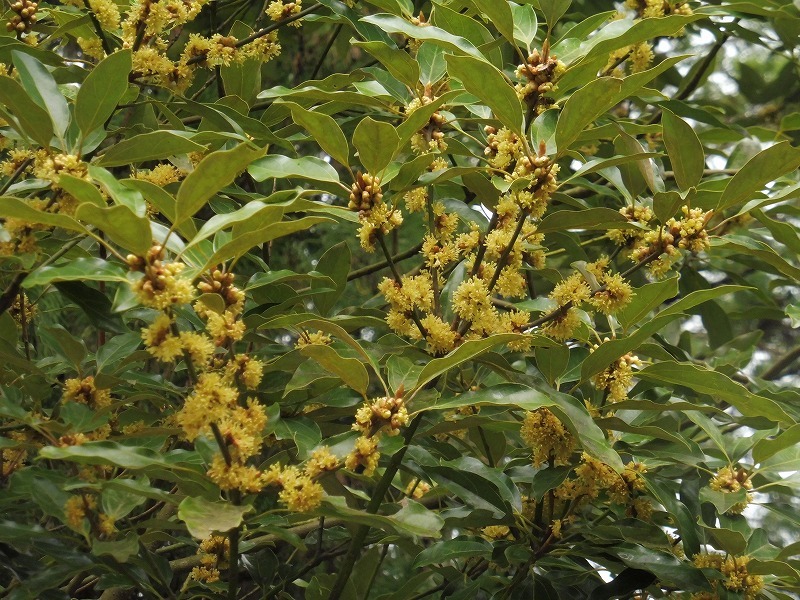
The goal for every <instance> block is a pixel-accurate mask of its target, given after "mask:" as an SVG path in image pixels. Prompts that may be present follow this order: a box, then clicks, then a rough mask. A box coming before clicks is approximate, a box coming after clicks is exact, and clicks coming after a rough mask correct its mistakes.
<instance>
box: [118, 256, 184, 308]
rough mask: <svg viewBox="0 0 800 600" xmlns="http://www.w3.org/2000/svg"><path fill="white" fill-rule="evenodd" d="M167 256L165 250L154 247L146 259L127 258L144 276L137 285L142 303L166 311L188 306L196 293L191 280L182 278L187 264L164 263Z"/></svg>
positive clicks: (135, 289)
mask: <svg viewBox="0 0 800 600" xmlns="http://www.w3.org/2000/svg"><path fill="white" fill-rule="evenodd" d="M163 254H164V247H163V246H161V244H153V246H151V248H150V249H149V250H148V251H147V253H146V254H145V256H143V257H142V256H136V255H135V254H129V255H128V256H127V257H126V260H127V262H128V267H129V268H130V270H131V271H139V272H141V273H144V277H142V279H140V280H139V281H137V282H136V283H135V284H134V291H135V292H136V293H137V295H138V296H139V300H140V301H141V303H142V304H144V305H145V306H149V307H151V308H158V309H162V310H163V309H167V308H169V307H171V306H173V305H178V304H186V303H187V302H190V301H191V299H192V296H193V294H194V290H193V289H192V284H191V281H189V280H188V279H181V278H179V277H178V275H179V274H180V273H181V271H183V269H184V265H183V263H179V262H164V261H163V260H162V258H163Z"/></svg>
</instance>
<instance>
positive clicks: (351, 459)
mask: <svg viewBox="0 0 800 600" xmlns="http://www.w3.org/2000/svg"><path fill="white" fill-rule="evenodd" d="M380 457H381V454H380V452H378V440H377V439H376V438H374V437H367V436H363V435H362V436H361V437H360V438H358V439H357V440H356V445H355V447H354V448H353V451H352V452H351V453H350V454H348V455H347V458H346V459H345V462H344V466H345V468H347V469H350V470H351V471H355V472H363V474H364V475H366V476H367V477H369V476H370V475H372V474H373V473H374V472H375V469H376V468H377V466H378V460H379V459H380Z"/></svg>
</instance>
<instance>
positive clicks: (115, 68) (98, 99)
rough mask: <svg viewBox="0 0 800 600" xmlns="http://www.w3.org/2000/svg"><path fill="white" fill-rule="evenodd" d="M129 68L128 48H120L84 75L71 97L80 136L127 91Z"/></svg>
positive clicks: (97, 124) (102, 120) (97, 123)
mask: <svg viewBox="0 0 800 600" xmlns="http://www.w3.org/2000/svg"><path fill="white" fill-rule="evenodd" d="M131 68H132V64H131V52H130V50H120V51H118V52H114V54H112V55H110V56H107V57H106V58H104V59H103V60H101V61H100V62H99V63H98V64H97V66H95V67H94V68H93V69H92V70H91V71H90V72H89V74H88V75H87V76H86V79H84V81H83V83H82V84H81V87H80V89H79V90H78V97H77V98H76V99H75V121H76V122H77V123H78V127H79V128H80V130H81V133H82V134H83V135H84V136H88V135H89V134H90V133H91V132H92V131H94V130H95V129H97V128H98V127H102V126H103V124H104V123H105V122H106V121H107V120H108V119H109V118H110V117H111V115H113V114H114V111H115V110H116V109H117V104H118V103H119V101H120V100H121V99H122V96H123V95H124V94H125V92H126V91H127V90H128V75H129V74H130V72H131ZM131 162H133V161H131Z"/></svg>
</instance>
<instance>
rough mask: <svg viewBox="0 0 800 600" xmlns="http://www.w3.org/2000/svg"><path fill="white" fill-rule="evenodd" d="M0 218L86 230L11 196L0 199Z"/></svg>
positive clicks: (77, 224) (59, 216)
mask: <svg viewBox="0 0 800 600" xmlns="http://www.w3.org/2000/svg"><path fill="white" fill-rule="evenodd" d="M0 83H2V82H0ZM0 217H5V218H8V217H11V218H13V219H19V220H21V221H25V222H27V223H39V224H42V225H49V226H50V227H60V228H61V229H66V230H68V231H77V232H79V233H86V228H85V227H84V226H83V225H81V224H80V223H78V221H76V220H75V219H73V218H72V217H68V216H67V215H62V214H58V213H49V212H44V211H42V210H38V209H36V208H34V207H32V206H31V205H30V204H28V203H27V202H25V201H24V200H20V199H19V198H12V197H11V196H2V197H0Z"/></svg>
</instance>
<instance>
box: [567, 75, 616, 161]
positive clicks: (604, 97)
mask: <svg viewBox="0 0 800 600" xmlns="http://www.w3.org/2000/svg"><path fill="white" fill-rule="evenodd" d="M621 89H622V80H621V79H615V78H613V77H600V78H598V79H595V80H593V81H590V82H589V83H587V84H586V85H585V86H583V87H582V88H580V89H579V90H577V91H576V92H575V93H573V94H572V95H571V96H570V97H569V99H568V100H567V101H566V103H565V104H564V108H563V109H562V111H561V114H560V115H559V117H558V123H557V124H556V134H555V143H556V147H557V148H558V155H559V156H563V155H564V153H565V152H566V151H567V150H568V149H569V147H570V146H571V145H572V143H573V142H574V141H575V140H577V139H578V136H579V135H580V134H581V132H582V131H583V130H584V129H585V128H586V126H587V125H589V124H590V123H592V122H593V121H594V120H595V119H596V118H597V117H599V116H600V115H602V114H604V113H605V112H606V111H607V110H608V109H609V108H611V107H612V106H613V105H614V104H616V102H617V94H619V92H620V90H621Z"/></svg>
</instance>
